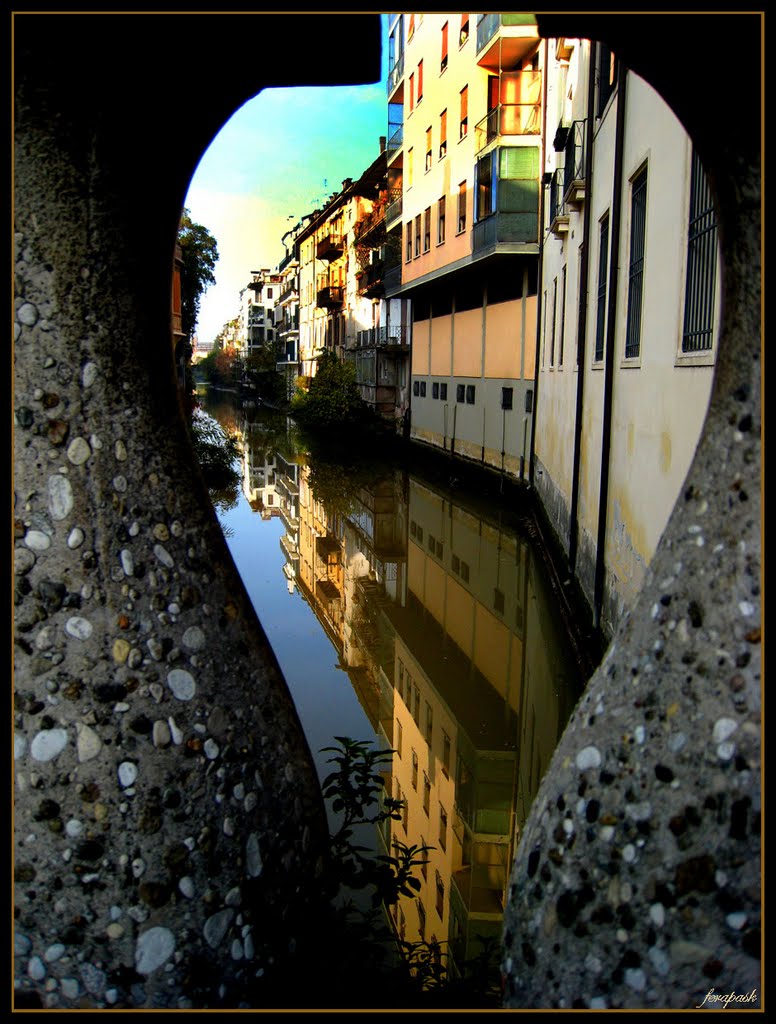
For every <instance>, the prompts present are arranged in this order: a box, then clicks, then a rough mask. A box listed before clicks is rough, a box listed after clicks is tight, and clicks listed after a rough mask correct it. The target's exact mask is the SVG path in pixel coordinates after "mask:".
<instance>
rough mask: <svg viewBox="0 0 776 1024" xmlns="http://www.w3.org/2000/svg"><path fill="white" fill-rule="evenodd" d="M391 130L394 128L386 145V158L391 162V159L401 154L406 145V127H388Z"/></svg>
mask: <svg viewBox="0 0 776 1024" xmlns="http://www.w3.org/2000/svg"><path fill="white" fill-rule="evenodd" d="M388 127H389V129H390V128H391V127H393V129H394V130H393V132H392V133H391V134H390V135H389V136H388V141H387V142H386V144H385V156H386V159H388V160H390V159H391V157H394V156H396V154H397V153H398V152H400V150H401V148H402V145H403V143H404V125H403V124H400V125H398V126H391V125H389V126H388Z"/></svg>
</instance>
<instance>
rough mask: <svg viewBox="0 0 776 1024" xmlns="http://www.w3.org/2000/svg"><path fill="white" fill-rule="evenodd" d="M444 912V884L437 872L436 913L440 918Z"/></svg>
mask: <svg viewBox="0 0 776 1024" xmlns="http://www.w3.org/2000/svg"><path fill="white" fill-rule="evenodd" d="M444 911H445V883H444V882H443V881H442V876H441V875H440V874H439V872H438V871H437V873H436V912H437V914H438V915H439V917H442V915H443V914H444Z"/></svg>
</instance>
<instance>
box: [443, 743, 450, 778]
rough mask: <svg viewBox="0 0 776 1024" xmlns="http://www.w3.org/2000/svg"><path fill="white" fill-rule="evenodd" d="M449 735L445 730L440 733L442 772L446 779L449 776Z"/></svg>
mask: <svg viewBox="0 0 776 1024" xmlns="http://www.w3.org/2000/svg"><path fill="white" fill-rule="evenodd" d="M450 746H451V744H450V737H449V736H448V735H447V733H446V732H443V733H442V773H443V775H444V776H445V778H446V779H449V778H450Z"/></svg>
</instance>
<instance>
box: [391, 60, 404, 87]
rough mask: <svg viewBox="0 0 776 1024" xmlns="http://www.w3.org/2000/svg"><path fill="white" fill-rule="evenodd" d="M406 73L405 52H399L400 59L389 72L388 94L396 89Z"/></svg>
mask: <svg viewBox="0 0 776 1024" xmlns="http://www.w3.org/2000/svg"><path fill="white" fill-rule="evenodd" d="M403 75H404V54H403V53H401V54H399V59H398V60H397V61H396V63H395V64H394V66H393V67H392V68H391V70H390V71H389V72H388V95H389V96H390V95H391V93H392V92H393V91H394V89H395V88H396V86H397V85H398V84H399V82H400V81H401V79H402V76H403Z"/></svg>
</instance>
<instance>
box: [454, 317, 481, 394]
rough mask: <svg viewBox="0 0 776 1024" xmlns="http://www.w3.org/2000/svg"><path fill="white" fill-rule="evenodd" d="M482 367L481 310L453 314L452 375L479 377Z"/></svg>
mask: <svg viewBox="0 0 776 1024" xmlns="http://www.w3.org/2000/svg"><path fill="white" fill-rule="evenodd" d="M481 368H482V310H481V309H467V310H465V311H464V312H463V313H456V314H455V349H454V352H453V376H455V377H479V376H480V372H481Z"/></svg>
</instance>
